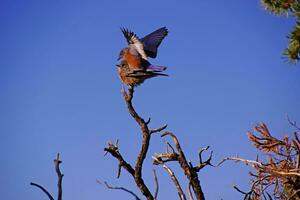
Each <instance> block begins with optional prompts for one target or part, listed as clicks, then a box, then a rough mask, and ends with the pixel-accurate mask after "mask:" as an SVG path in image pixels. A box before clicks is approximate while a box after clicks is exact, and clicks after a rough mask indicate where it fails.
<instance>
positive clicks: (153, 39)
mask: <svg viewBox="0 0 300 200" xmlns="http://www.w3.org/2000/svg"><path fill="white" fill-rule="evenodd" d="M167 35H168V29H167V28H166V27H162V28H160V29H158V30H156V31H154V32H152V33H150V34H149V35H146V36H145V37H143V38H142V39H141V40H140V41H141V42H142V43H143V44H144V51H145V53H146V54H147V56H149V57H151V58H156V55H157V48H158V46H159V45H160V43H161V41H162V40H163V39H164V38H165V37H166V36H167Z"/></svg>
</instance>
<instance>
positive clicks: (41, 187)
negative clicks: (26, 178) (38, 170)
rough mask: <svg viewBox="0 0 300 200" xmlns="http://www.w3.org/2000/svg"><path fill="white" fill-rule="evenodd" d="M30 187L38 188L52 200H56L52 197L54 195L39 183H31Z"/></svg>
mask: <svg viewBox="0 0 300 200" xmlns="http://www.w3.org/2000/svg"><path fill="white" fill-rule="evenodd" d="M30 185H33V186H36V187H37V188H39V189H41V190H42V191H43V192H44V193H45V194H46V195H47V196H48V198H49V199H50V200H54V198H53V197H52V195H51V194H50V193H49V192H48V191H47V190H46V189H45V188H44V187H43V186H41V185H39V184H37V183H33V182H31V183H30Z"/></svg>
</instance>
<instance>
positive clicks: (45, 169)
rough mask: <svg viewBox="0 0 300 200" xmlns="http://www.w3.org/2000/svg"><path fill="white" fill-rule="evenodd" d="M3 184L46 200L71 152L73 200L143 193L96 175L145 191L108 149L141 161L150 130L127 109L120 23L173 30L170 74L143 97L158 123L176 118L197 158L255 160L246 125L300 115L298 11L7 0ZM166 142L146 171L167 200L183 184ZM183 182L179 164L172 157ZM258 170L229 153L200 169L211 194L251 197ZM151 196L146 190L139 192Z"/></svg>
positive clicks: (2, 34)
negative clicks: (143, 130)
mask: <svg viewBox="0 0 300 200" xmlns="http://www.w3.org/2000/svg"><path fill="white" fill-rule="evenodd" d="M0 25H1V29H0V152H1V156H0V163H1V165H0V174H1V179H0V184H1V187H0V194H1V198H2V199H5V200H15V199H46V198H47V197H46V196H44V194H43V193H41V192H40V191H39V190H37V189H36V188H34V187H32V186H30V185H29V182H31V181H34V182H38V183H40V184H42V185H43V186H45V187H47V188H48V189H49V190H50V191H51V192H52V193H53V194H54V195H55V196H56V184H57V182H56V174H55V171H54V167H53V159H54V157H55V154H56V153H57V152H60V153H61V157H62V160H63V164H62V166H61V169H62V171H63V173H64V174H65V177H64V182H63V187H64V190H63V192H64V194H63V195H64V199H73V200H82V199H132V197H131V196H129V195H128V194H126V193H123V192H121V191H111V190H107V189H105V188H104V187H102V186H100V185H98V184H97V183H96V179H100V180H106V181H108V182H109V183H111V184H113V185H118V186H126V187H127V188H129V189H132V190H134V191H136V192H137V193H138V194H139V192H138V191H137V190H136V189H135V185H134V183H133V180H132V178H131V177H129V176H128V174H127V173H126V172H125V171H123V173H122V176H121V178H120V179H116V174H117V162H116V161H115V160H114V159H113V158H111V157H110V156H107V157H104V156H103V148H104V147H105V145H106V141H109V140H112V141H115V140H116V139H119V140H120V148H121V152H122V153H123V155H124V157H125V158H126V159H127V160H129V161H130V162H131V163H134V160H135V156H136V154H137V152H138V150H139V148H140V139H141V135H140V133H139V131H138V127H137V126H136V123H135V122H134V121H133V120H132V118H131V117H130V116H129V114H128V113H127V110H126V107H125V103H124V101H123V99H122V96H121V93H120V91H121V83H120V81H119V79H118V77H117V73H116V70H117V69H116V66H115V64H116V62H117V60H116V58H117V55H118V53H119V50H120V49H121V48H122V47H124V46H126V42H125V39H124V38H123V36H122V34H121V32H120V29H119V28H120V27H127V28H129V29H131V30H134V31H135V32H136V33H137V34H138V35H140V36H143V35H145V34H147V33H149V32H151V31H153V30H155V29H157V28H159V27H161V26H167V27H168V29H169V30H170V33H169V35H168V36H167V38H166V39H165V40H164V41H163V43H162V45H161V47H160V49H159V55H158V58H157V59H155V60H152V61H151V62H152V63H154V64H161V65H167V66H168V67H169V68H168V71H167V72H168V73H169V75H170V77H168V78H156V79H152V80H149V81H146V82H145V84H144V85H142V86H140V87H138V88H137V90H136V93H135V98H134V104H135V107H136V109H137V111H138V112H139V113H140V114H141V115H142V116H143V117H145V118H147V117H149V116H151V117H152V123H151V127H154V128H155V127H158V126H160V125H162V124H164V123H167V124H169V127H168V130H170V131H172V132H174V133H175V134H176V135H177V136H178V138H179V139H180V140H181V143H182V146H183V148H184V150H185V151H186V154H187V155H188V158H189V159H190V160H191V161H193V162H194V163H196V162H197V151H198V149H199V148H200V147H204V146H206V145H210V146H211V149H212V150H214V157H213V161H214V162H218V161H219V160H221V159H222V158H223V157H227V156H234V155H236V154H238V155H240V156H242V157H245V158H249V159H251V158H252V159H254V158H255V156H256V154H257V151H256V150H255V149H254V148H253V147H252V146H251V145H250V144H249V142H248V139H247V137H246V132H247V131H249V130H252V128H253V126H254V125H255V123H258V122H261V121H264V122H266V123H267V124H268V125H269V126H270V129H271V131H272V132H273V133H274V134H275V135H276V136H283V135H284V134H288V133H290V130H291V128H290V126H289V125H288V122H287V120H286V116H287V115H289V116H290V117H291V118H292V119H294V120H297V121H300V106H299V103H300V93H299V86H300V78H299V77H300V67H299V66H292V65H289V64H287V63H285V62H284V60H283V59H282V58H281V57H282V56H281V53H282V50H283V49H284V48H285V46H286V44H287V39H286V35H287V34H288V32H289V30H290V29H291V27H292V26H293V25H294V21H293V19H291V18H286V17H276V16H272V15H271V14H269V13H267V12H265V10H264V9H263V8H262V7H261V6H260V4H259V0H255V1H238V0H233V1H217V0H212V1H189V2H187V1H184V2H183V1H181V2H180V3H176V2H175V1H156V0H154V1H147V2H146V1H113V0H112V1H96V0H95V1H74V0H72V1H68V0H66V1H37V0H36V1H30V0H28V1H16V0H2V1H1V3H0ZM161 151H164V143H163V141H162V139H161V138H160V137H159V135H156V136H154V137H153V141H152V143H151V148H150V149H149V155H148V158H147V159H146V161H145V167H144V171H143V173H144V178H145V180H146V182H147V184H148V185H149V186H150V188H151V190H152V191H153V188H154V187H153V185H154V184H153V177H152V169H153V168H155V169H157V173H158V178H159V182H160V185H161V186H160V192H159V199H177V193H176V191H175V189H174V187H173V185H172V183H171V181H170V178H169V177H168V176H167V175H166V173H165V171H164V170H163V169H161V168H160V167H153V166H152V165H151V155H152V154H153V153H154V152H161ZM170 166H171V167H172V168H173V169H174V171H175V172H176V174H177V175H178V178H179V179H180V180H182V184H183V187H184V188H186V186H187V185H186V182H185V181H183V180H184V177H183V176H182V173H181V171H180V170H179V169H178V166H177V165H176V164H171V165H170ZM248 170H249V169H248V168H246V167H244V166H241V165H239V164H234V163H227V164H225V165H223V166H222V167H220V168H207V169H204V170H203V171H201V172H200V173H199V176H200V179H201V184H202V187H203V190H204V192H205V194H206V196H207V199H221V198H223V199H225V200H226V199H227V200H232V199H240V197H241V196H240V194H238V193H237V192H236V191H235V190H234V189H232V185H233V184H237V185H240V186H241V188H242V189H245V190H246V189H247V185H248V175H247V172H248ZM140 196H141V195H140Z"/></svg>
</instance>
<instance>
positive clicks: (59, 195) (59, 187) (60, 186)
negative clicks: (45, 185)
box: [54, 153, 64, 200]
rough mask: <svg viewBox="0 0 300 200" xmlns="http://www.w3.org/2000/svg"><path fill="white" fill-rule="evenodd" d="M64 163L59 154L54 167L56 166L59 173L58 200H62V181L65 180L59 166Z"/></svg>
mask: <svg viewBox="0 0 300 200" xmlns="http://www.w3.org/2000/svg"><path fill="white" fill-rule="evenodd" d="M61 163H62V161H61V160H59V153H58V154H57V155H56V159H55V160H54V165H55V170H56V173H57V177H58V183H57V187H58V197H57V200H62V179H63V176H64V175H63V174H62V173H61V171H60V168H59V165H60V164H61Z"/></svg>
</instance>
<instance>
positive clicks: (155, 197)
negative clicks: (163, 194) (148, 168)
mask: <svg viewBox="0 0 300 200" xmlns="http://www.w3.org/2000/svg"><path fill="white" fill-rule="evenodd" d="M153 176H154V183H155V192H154V200H156V199H157V195H158V189H159V184H158V179H157V174H156V170H155V169H153Z"/></svg>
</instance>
